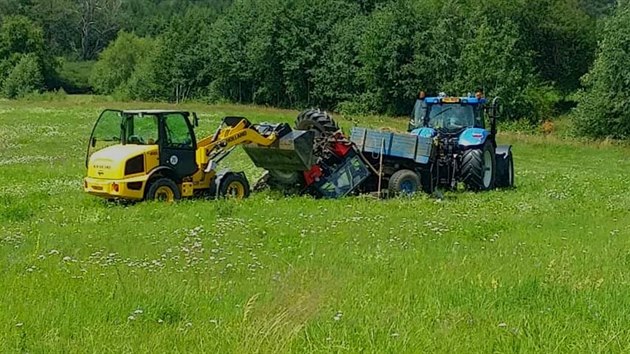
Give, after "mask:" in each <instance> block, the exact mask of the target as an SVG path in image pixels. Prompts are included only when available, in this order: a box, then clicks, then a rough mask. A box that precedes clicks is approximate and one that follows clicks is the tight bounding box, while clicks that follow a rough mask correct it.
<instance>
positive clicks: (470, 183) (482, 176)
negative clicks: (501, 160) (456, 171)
mask: <svg viewBox="0 0 630 354" xmlns="http://www.w3.org/2000/svg"><path fill="white" fill-rule="evenodd" d="M495 175H496V156H495V153H494V147H493V146H492V143H491V142H490V141H486V143H485V144H484V145H483V147H482V148H480V149H470V150H466V151H464V154H463V156H462V168H461V176H462V181H463V182H464V184H465V185H466V188H468V189H470V190H473V191H487V190H489V189H491V188H493V187H494V183H495Z"/></svg>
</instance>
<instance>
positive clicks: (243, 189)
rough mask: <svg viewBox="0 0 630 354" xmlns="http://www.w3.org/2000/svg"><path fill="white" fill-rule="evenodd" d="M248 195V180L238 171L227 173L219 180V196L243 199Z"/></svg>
mask: <svg viewBox="0 0 630 354" xmlns="http://www.w3.org/2000/svg"><path fill="white" fill-rule="evenodd" d="M247 197H249V181H247V178H245V176H243V175H241V174H238V173H229V174H227V175H225V177H223V179H222V180H221V186H220V187H219V198H234V199H244V198H247Z"/></svg>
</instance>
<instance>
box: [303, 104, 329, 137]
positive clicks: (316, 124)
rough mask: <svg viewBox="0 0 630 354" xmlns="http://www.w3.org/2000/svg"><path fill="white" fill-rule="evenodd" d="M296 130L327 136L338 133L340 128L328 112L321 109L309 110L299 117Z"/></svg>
mask: <svg viewBox="0 0 630 354" xmlns="http://www.w3.org/2000/svg"><path fill="white" fill-rule="evenodd" d="M295 129H297V130H315V131H317V132H318V133H319V134H320V135H324V136H326V135H331V134H333V133H335V132H337V131H338V130H339V126H338V125H337V122H335V120H334V119H333V118H332V117H331V116H330V114H328V112H326V111H322V110H321V109H307V110H305V111H302V112H301V113H300V114H299V115H298V116H297V119H296V120H295Z"/></svg>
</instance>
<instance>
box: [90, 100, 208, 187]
mask: <svg viewBox="0 0 630 354" xmlns="http://www.w3.org/2000/svg"><path fill="white" fill-rule="evenodd" d="M190 117H191V114H190V113H189V112H183V111H165V110H130V111H119V110H105V111H103V112H102V113H101V115H100V116H99V118H98V120H97V122H96V124H95V125H94V128H93V129H92V135H91V137H90V141H89V146H88V151H87V158H86V166H88V165H89V160H90V157H91V156H92V155H93V154H94V153H95V152H97V151H100V150H104V149H106V148H110V150H111V154H112V155H129V156H128V157H130V158H131V157H133V156H131V155H135V154H137V151H140V150H142V151H145V152H148V154H150V155H152V156H157V157H158V159H159V166H161V167H168V168H170V169H172V170H173V171H174V172H175V173H176V174H177V176H178V177H181V178H183V177H186V176H190V175H192V174H194V173H195V172H196V171H197V163H196V155H195V152H196V149H197V142H196V139H195V132H194V129H193V124H192V123H191V121H190ZM192 117H193V119H194V120H193V123H195V124H196V121H197V117H196V115H195V114H194V113H193V114H192ZM113 146H116V148H115V149H113V148H112V147H113ZM105 152H106V151H103V153H105ZM112 158H114V156H112ZM115 158H125V156H115ZM143 171H144V168H143ZM146 172H148V171H146Z"/></svg>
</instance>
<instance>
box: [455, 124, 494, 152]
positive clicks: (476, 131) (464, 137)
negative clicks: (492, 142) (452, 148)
mask: <svg viewBox="0 0 630 354" xmlns="http://www.w3.org/2000/svg"><path fill="white" fill-rule="evenodd" d="M489 136H490V133H489V132H488V131H487V130H485V129H481V128H468V129H466V130H464V132H463V133H461V134H460V136H459V146H461V147H464V148H471V147H476V146H483V144H485V143H486V140H487V139H488V137H489Z"/></svg>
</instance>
